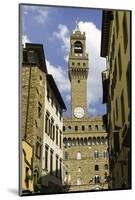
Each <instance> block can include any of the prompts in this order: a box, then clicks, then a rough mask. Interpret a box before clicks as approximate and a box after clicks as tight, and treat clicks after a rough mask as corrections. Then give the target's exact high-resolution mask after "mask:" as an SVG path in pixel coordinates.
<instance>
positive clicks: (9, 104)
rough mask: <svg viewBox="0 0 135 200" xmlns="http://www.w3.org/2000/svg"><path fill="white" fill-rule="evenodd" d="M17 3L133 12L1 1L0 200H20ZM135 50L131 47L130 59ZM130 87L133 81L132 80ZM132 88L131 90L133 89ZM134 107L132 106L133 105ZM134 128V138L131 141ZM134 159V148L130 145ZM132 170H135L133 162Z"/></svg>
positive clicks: (105, 195) (120, 4) (99, 195)
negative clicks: (18, 191) (18, 193)
mask: <svg viewBox="0 0 135 200" xmlns="http://www.w3.org/2000/svg"><path fill="white" fill-rule="evenodd" d="M19 3H38V4H48V5H68V6H79V7H93V8H94V7H95V8H117V9H118V8H121V9H131V10H132V11H133V10H134V9H133V8H134V5H133V1H130V0H128V1H127V0H123V1H119V0H117V1H115V0H109V1H106V0H102V1H98V0H84V1H82V0H72V1H71V2H70V1H69V0H51V1H50V0H37V1H35V0H29V1H28V2H27V1H24V0H22V1H20V0H14V1H9V0H4V1H2V2H1V6H0V24H1V30H0V51H1V53H0V55H1V61H2V63H1V66H0V107H1V109H0V135H1V137H0V140H1V144H0V148H1V149H0V153H1V157H0V158H1V159H0V172H1V173H0V198H1V199H9V198H10V200H12V199H14V200H15V199H19V198H20V197H19V196H18V195H17V190H18V117H19V116H18V4H19ZM132 14H133V22H132V24H133V33H132V35H133V40H132V44H135V37H134V36H135V30H134V24H135V11H133V13H132ZM134 52H135V48H134V45H133V55H134ZM132 65H133V66H135V59H134V57H133V56H132ZM132 74H135V71H134V67H132ZM133 79H134V80H133V83H132V84H133V85H134V81H135V78H134V77H133ZM133 88H134V87H133ZM132 96H133V100H134V99H135V98H134V97H135V92H134V91H133V92H132ZM133 103H134V102H133ZM133 108H134V107H132V114H133V116H132V119H135V114H134V110H133ZM134 130H135V128H134V124H133V134H132V135H133V136H132V140H133V141H135V138H134V132H135V131H134ZM132 146H133V149H132V152H133V158H135V157H134V152H135V147H134V142H133V145H132ZM132 160H133V166H135V165H134V164H135V161H134V160H135V159H132ZM132 179H133V188H134V185H135V184H134V180H135V176H134V167H133V176H132ZM134 194H135V191H134V189H133V190H129V191H114V192H94V193H77V194H68V195H65V194H63V195H55V196H54V195H50V196H46V197H45V196H44V195H43V196H34V197H23V198H24V199H25V198H29V199H33V198H34V199H43V198H47V199H48V200H50V199H54V198H56V199H59V200H62V199H63V198H64V199H78V198H79V199H82V198H87V199H88V198H91V199H93V198H96V199H101V200H102V199H114V198H122V199H123V200H124V199H126V200H127V199H129V198H131V199H132V197H133V195H134Z"/></svg>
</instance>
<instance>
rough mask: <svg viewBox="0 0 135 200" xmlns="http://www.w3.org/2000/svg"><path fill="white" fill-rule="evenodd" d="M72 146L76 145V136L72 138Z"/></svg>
mask: <svg viewBox="0 0 135 200" xmlns="http://www.w3.org/2000/svg"><path fill="white" fill-rule="evenodd" d="M72 146H76V139H75V138H73V140H72Z"/></svg>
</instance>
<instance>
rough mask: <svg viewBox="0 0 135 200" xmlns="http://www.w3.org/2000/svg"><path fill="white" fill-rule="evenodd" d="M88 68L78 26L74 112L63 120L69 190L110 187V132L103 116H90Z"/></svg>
mask: <svg viewBox="0 0 135 200" xmlns="http://www.w3.org/2000/svg"><path fill="white" fill-rule="evenodd" d="M88 70H89V67H88V54H87V53H86V36H85V33H83V32H81V31H80V30H79V27H78V25H77V26H76V30H75V31H74V32H72V33H71V36H70V52H69V64H68V75H69V79H70V82H71V109H72V115H71V117H64V121H63V122H64V126H63V184H64V185H65V189H66V190H68V191H69V192H72V191H90V190H94V189H95V190H97V189H101V188H102V187H101V186H100V185H101V183H103V188H104V189H108V183H105V182H104V180H105V174H108V173H109V168H108V161H109V160H108V157H107V149H108V143H107V133H106V131H105V129H104V125H103V120H102V116H98V117H90V116H88V107H87V78H88ZM105 152H106V155H105ZM105 166H106V168H105ZM99 169H100V170H99ZM103 188H102V189H103Z"/></svg>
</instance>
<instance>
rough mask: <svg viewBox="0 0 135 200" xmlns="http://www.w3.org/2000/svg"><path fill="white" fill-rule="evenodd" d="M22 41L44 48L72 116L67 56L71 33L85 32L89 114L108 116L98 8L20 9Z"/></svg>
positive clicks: (28, 7)
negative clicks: (103, 90) (103, 96)
mask: <svg viewBox="0 0 135 200" xmlns="http://www.w3.org/2000/svg"><path fill="white" fill-rule="evenodd" d="M21 16H22V17H21V19H22V42H23V43H25V42H32V43H41V44H43V45H44V52H45V57H46V63H47V69H48V72H49V73H51V74H52V75H53V76H54V79H55V81H56V83H57V85H58V88H59V90H60V92H61V94H62V96H63V98H64V101H65V104H66V106H67V109H68V111H67V113H65V115H68V116H69V115H70V109H71V108H70V101H71V99H70V82H69V79H68V71H67V70H68V65H67V61H68V53H69V47H70V40H69V39H70V34H71V32H72V31H73V30H74V29H75V26H76V23H75V22H76V20H78V24H79V28H80V30H81V31H85V33H86V46H87V52H88V54H89V76H88V111H89V116H97V115H102V114H104V113H105V105H103V104H102V81H101V72H102V71H103V70H105V59H104V58H101V57H100V42H101V20H102V11H101V10H97V9H86V8H85V9H84V8H70V7H47V6H31V5H25V6H24V5H22V6H21Z"/></svg>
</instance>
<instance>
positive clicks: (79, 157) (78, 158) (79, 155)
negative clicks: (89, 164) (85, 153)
mask: <svg viewBox="0 0 135 200" xmlns="http://www.w3.org/2000/svg"><path fill="white" fill-rule="evenodd" d="M76 159H77V160H81V159H82V155H81V153H80V152H77V154H76Z"/></svg>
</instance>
